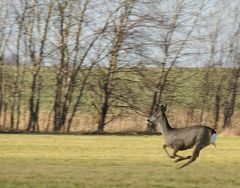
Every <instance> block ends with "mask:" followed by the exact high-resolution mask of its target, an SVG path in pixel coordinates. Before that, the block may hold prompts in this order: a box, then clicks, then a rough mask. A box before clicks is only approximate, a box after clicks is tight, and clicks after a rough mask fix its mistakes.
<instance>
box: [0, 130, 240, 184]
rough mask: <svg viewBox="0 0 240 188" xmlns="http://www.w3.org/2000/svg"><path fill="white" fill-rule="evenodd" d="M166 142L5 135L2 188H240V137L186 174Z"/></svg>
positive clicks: (0, 143) (209, 151)
mask: <svg viewBox="0 0 240 188" xmlns="http://www.w3.org/2000/svg"><path fill="white" fill-rule="evenodd" d="M162 144H163V140H162V137H161V136H77V135H5V134H2V135H0V187H1V188H5V187H14V188H15V187H34V188H35V187H42V188H46V187H80V188H82V187H83V188H84V187H102V188H107V187H111V188H112V187H124V188H125V187H143V188H146V187H163V188H164V187H166V188H167V187H169V188H170V187H178V188H179V187H183V188H186V187H187V188H189V187H208V188H211V187H217V188H221V187H222V188H223V187H224V188H225V187H228V188H232V187H240V158H239V156H240V138H238V137H219V138H218V140H217V147H216V148H214V146H209V147H207V148H205V149H204V150H202V152H201V154H200V157H199V158H198V160H197V161H196V162H194V163H192V164H191V165H190V166H188V167H186V168H184V169H182V170H177V169H176V167H178V166H180V164H179V163H174V162H173V161H172V160H171V159H169V158H168V157H167V156H166V154H165V153H164V151H163V149H162ZM190 152H191V150H190V151H187V152H184V153H183V154H188V153H190Z"/></svg>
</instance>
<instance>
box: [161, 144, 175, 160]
mask: <svg viewBox="0 0 240 188" xmlns="http://www.w3.org/2000/svg"><path fill="white" fill-rule="evenodd" d="M166 147H168V146H167V145H166V144H164V145H163V149H164V150H165V152H166V154H167V155H168V157H170V158H175V157H174V156H173V155H170V154H169V153H168V151H167V149H166Z"/></svg>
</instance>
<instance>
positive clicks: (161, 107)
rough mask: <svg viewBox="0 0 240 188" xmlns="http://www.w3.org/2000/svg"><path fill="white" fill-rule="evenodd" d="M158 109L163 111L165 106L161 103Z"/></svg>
mask: <svg viewBox="0 0 240 188" xmlns="http://www.w3.org/2000/svg"><path fill="white" fill-rule="evenodd" d="M159 110H160V111H162V112H165V111H166V109H165V106H164V105H162V104H161V105H160V108H159Z"/></svg>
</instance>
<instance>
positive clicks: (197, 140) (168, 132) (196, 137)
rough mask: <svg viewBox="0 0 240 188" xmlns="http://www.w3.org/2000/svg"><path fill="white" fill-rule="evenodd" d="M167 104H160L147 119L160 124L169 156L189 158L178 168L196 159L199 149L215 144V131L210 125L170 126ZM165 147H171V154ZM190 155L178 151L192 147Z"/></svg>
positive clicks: (181, 158) (157, 124) (177, 160)
mask: <svg viewBox="0 0 240 188" xmlns="http://www.w3.org/2000/svg"><path fill="white" fill-rule="evenodd" d="M166 110H167V105H165V106H164V105H161V106H160V108H159V109H157V111H156V112H155V113H154V114H153V115H152V116H151V117H150V118H149V119H148V123H150V124H154V125H156V126H160V130H161V133H162V135H163V138H164V141H165V144H164V145H163V149H164V150H165V152H166V153H167V155H168V156H169V157H170V158H177V159H176V160H175V162H179V161H182V160H186V159H189V161H188V162H186V163H184V164H183V165H182V166H180V168H183V167H185V166H187V165H189V164H190V163H192V162H193V161H195V160H196V159H197V157H198V156H199V153H200V151H201V149H203V148H204V147H206V146H208V145H210V144H213V145H214V146H215V141H216V131H215V130H213V129H212V128H210V127H207V126H203V125H197V126H192V127H184V128H172V127H171V126H170V124H169V123H168V119H167V116H166V114H165V112H166ZM167 147H169V148H171V149H173V154H172V155H170V154H169V153H168V151H167V149H166V148H167ZM193 147H194V150H193V153H192V155H191V156H180V155H178V154H177V152H178V151H181V150H186V149H190V148H193Z"/></svg>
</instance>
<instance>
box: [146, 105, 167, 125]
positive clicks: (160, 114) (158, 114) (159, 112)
mask: <svg viewBox="0 0 240 188" xmlns="http://www.w3.org/2000/svg"><path fill="white" fill-rule="evenodd" d="M166 110H167V105H160V106H159V107H157V109H156V111H155V113H154V114H153V115H151V116H150V117H149V118H148V120H147V121H148V123H149V124H156V123H157V122H158V121H159V120H161V119H162V118H164V115H165V112H166Z"/></svg>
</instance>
